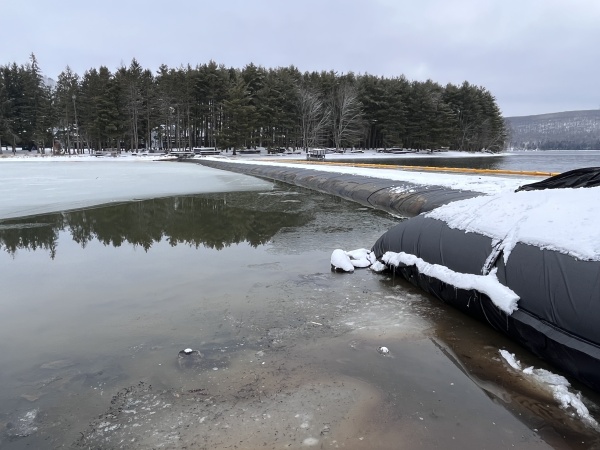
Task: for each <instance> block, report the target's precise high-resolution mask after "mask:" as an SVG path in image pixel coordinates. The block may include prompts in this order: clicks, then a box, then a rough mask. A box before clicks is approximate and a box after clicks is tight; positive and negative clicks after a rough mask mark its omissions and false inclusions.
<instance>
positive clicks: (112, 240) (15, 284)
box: [0, 184, 600, 449]
mask: <svg viewBox="0 0 600 450" xmlns="http://www.w3.org/2000/svg"><path fill="white" fill-rule="evenodd" d="M394 223H395V219H394V218H392V217H390V216H388V215H386V214H383V213H380V212H377V211H374V210H371V209H367V208H363V207H361V206H359V205H357V204H354V203H349V202H345V201H342V200H340V199H338V198H335V197H332V196H328V195H322V194H318V193H315V192H312V191H306V190H302V189H298V188H295V187H290V186H287V185H283V184H278V185H276V189H275V190H273V191H264V192H243V193H227V194H205V195H197V196H186V197H171V198H165V199H156V200H148V201H140V202H132V203H125V204H121V205H114V206H108V207H99V208H93V209H87V210H82V211H74V212H70V213H63V214H50V215H45V216H37V217H28V218H27V219H23V220H7V221H2V222H0V245H1V246H2V249H3V252H2V253H1V254H0V267H2V273H3V291H4V295H3V296H2V297H1V298H0V308H1V310H2V316H1V317H0V430H2V435H1V437H0V447H2V448H7V449H21V448H55V447H59V446H63V447H67V448H69V447H79V448H105V449H112V448H139V449H145V448H156V447H163V448H186V447H187V448H234V447H235V446H236V445H237V446H238V447H240V448H258V447H260V448H281V447H291V448H299V447H304V446H321V447H323V448H325V447H331V448H337V447H345V448H407V449H413V448H434V447H435V448H438V447H444V448H456V449H458V448H461V449H462V448H507V447H512V446H518V447H526V448H593V446H594V445H598V444H599V443H600V440H599V439H598V436H597V433H596V432H595V431H594V430H591V429H590V428H589V427H586V426H585V425H584V424H582V422H581V421H580V420H578V418H577V417H575V416H573V415H572V414H571V412H568V411H564V410H561V409H560V408H559V407H558V406H557V405H556V402H555V401H554V400H553V399H552V398H551V396H549V394H548V393H547V392H545V391H544V390H543V389H542V388H540V387H538V386H535V385H532V384H530V383H529V382H528V381H527V380H524V379H522V378H521V377H520V375H517V374H515V373H514V372H512V371H511V370H510V369H509V368H508V366H507V365H506V364H505V363H503V362H502V361H501V360H500V359H499V355H498V349H499V348H506V349H507V350H509V351H511V352H514V353H516V355H517V358H518V359H520V360H521V361H522V362H523V363H524V364H530V365H535V366H536V367H545V366H544V365H543V363H542V362H541V361H539V360H537V359H536V358H534V357H533V356H531V355H529V354H528V353H526V352H524V351H523V350H521V349H519V347H517V346H516V345H514V344H512V343H511V342H509V341H507V340H506V339H504V337H503V336H501V335H499V334H497V333H495V332H493V331H492V330H489V329H488V328H487V327H485V326H483V325H481V324H479V323H476V322H474V321H472V320H471V319H470V318H468V317H465V316H463V315H462V314H460V313H458V312H457V311H454V310H453V309H451V308H447V307H445V306H444V305H442V304H440V303H439V302H437V301H436V300H435V299H432V298H430V297H428V296H426V295H424V294H423V293H421V292H420V291H417V290H416V289H414V288H413V287H411V286H409V285H408V284H407V283H405V282H403V281H401V280H397V279H392V278H390V277H389V276H386V275H377V274H375V273H373V272H371V271H369V270H359V271H357V272H356V273H354V274H339V273H334V272H331V271H330V263H329V258H330V255H331V252H332V251H333V250H334V249H335V248H343V249H346V250H349V249H354V248H358V247H370V246H371V245H372V243H373V242H375V240H376V239H377V238H378V237H379V236H380V235H381V234H382V233H383V232H385V231H386V230H387V229H389V228H390V227H391V226H392V225H393V224H394ZM382 345H385V346H386V347H388V348H389V349H390V353H389V354H388V355H385V356H384V355H382V354H380V353H379V352H378V351H377V349H378V347H379V346H382ZM186 347H190V348H193V349H195V350H198V351H199V352H201V353H202V357H201V358H196V359H186V358H185V357H183V358H180V357H179V355H178V354H179V352H180V350H182V349H184V348H186ZM576 388H579V389H581V390H582V392H583V393H584V395H585V398H586V399H588V400H587V401H588V407H589V408H590V410H591V411H592V413H594V414H596V413H597V412H598V408H597V406H596V405H597V404H598V403H597V401H598V400H597V399H596V397H595V394H593V393H590V392H588V391H586V390H585V389H583V388H581V387H580V386H577V385H576Z"/></svg>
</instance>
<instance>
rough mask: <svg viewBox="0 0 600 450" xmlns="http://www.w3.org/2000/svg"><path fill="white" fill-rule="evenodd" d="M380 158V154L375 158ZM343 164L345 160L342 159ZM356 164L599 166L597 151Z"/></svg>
mask: <svg viewBox="0 0 600 450" xmlns="http://www.w3.org/2000/svg"><path fill="white" fill-rule="evenodd" d="M378 156H379V155H378ZM344 161H346V159H345V160H344ZM348 161H355V162H367V161H368V162H371V163H378V164H392V165H395V164H398V165H407V166H432V167H463V168H470V169H496V170H498V169H502V170H516V171H537V172H566V171H568V170H572V169H578V168H581V167H599V166H600V150H545V151H529V152H509V153H503V154H500V155H490V156H485V157H482V156H473V157H468V156H465V157H460V158H446V157H444V156H443V154H439V155H436V156H435V157H429V156H426V155H420V156H414V157H412V156H410V154H408V155H402V157H401V158H399V157H396V158H382V159H372V160H367V159H355V160H348Z"/></svg>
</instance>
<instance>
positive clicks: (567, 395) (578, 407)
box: [500, 350, 600, 431]
mask: <svg viewBox="0 0 600 450" xmlns="http://www.w3.org/2000/svg"><path fill="white" fill-rule="evenodd" d="M500 355H501V356H502V358H503V359H504V360H505V361H506V362H507V363H508V365H510V366H511V367H512V368H513V369H514V370H516V371H518V372H521V373H523V374H524V375H527V376H528V377H529V379H530V380H531V381H533V382H535V383H537V384H539V385H541V386H542V387H545V388H547V389H548V390H550V392H551V393H552V396H553V397H554V399H555V400H556V401H557V402H558V403H559V405H560V407H561V408H563V409H564V410H566V411H569V412H573V413H574V414H576V415H577V416H578V417H579V418H580V419H581V420H582V422H583V423H585V424H586V425H587V426H589V427H590V428H593V429H594V430H596V431H600V424H598V422H597V421H596V419H594V417H592V415H591V414H590V412H589V410H588V409H587V407H586V406H585V404H584V402H583V399H582V396H581V392H571V391H569V387H570V386H571V384H570V383H569V381H568V380H567V379H566V378H565V377H563V376H561V375H557V374H555V373H552V372H549V371H547V370H545V369H535V368H534V367H527V368H525V369H521V362H520V361H519V360H517V359H516V357H515V355H514V353H509V352H508V351H506V350H500Z"/></svg>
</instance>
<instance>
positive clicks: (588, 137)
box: [506, 109, 600, 150]
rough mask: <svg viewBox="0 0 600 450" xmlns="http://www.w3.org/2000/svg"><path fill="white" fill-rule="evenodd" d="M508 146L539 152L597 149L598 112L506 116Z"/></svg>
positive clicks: (598, 144) (599, 130)
mask: <svg viewBox="0 0 600 450" xmlns="http://www.w3.org/2000/svg"><path fill="white" fill-rule="evenodd" d="M506 124H507V129H508V142H509V147H512V148H515V149H527V150H531V149H540V150H591V149H600V110H598V109H591V110H583V111H564V112H557V113H551V114H539V115H535V116H518V117H507V118H506Z"/></svg>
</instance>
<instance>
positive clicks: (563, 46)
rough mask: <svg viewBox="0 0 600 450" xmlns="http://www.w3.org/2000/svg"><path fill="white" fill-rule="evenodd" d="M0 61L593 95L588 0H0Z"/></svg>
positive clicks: (578, 103) (528, 95) (520, 107)
mask: <svg viewBox="0 0 600 450" xmlns="http://www.w3.org/2000/svg"><path fill="white" fill-rule="evenodd" d="M0 14H1V15H2V16H3V17H5V18H6V17H9V18H11V19H10V20H3V21H2V24H0V34H1V36H2V39H1V40H0V56H1V58H0V64H7V63H12V62H16V63H18V64H22V63H25V62H27V60H28V57H29V55H30V54H31V53H32V52H33V53H35V55H36V57H37V59H38V61H39V63H40V66H41V69H42V71H43V72H44V73H45V74H46V75H48V76H50V77H52V78H56V77H57V75H58V74H59V73H60V72H61V71H62V70H64V69H65V68H66V66H67V65H68V66H69V67H71V69H72V70H74V71H75V72H77V73H78V74H80V75H83V73H84V72H85V70H87V69H90V68H93V67H96V68H97V67H100V66H101V65H104V66H107V67H108V68H109V69H110V70H115V69H117V68H118V67H120V66H121V65H129V63H130V62H131V59H132V58H136V59H137V60H138V61H139V62H140V63H141V64H142V66H143V67H145V68H149V69H151V70H153V71H156V70H157V69H158V67H159V66H160V65H161V64H166V65H168V66H169V67H178V66H180V65H187V64H190V65H192V66H195V65H196V64H202V63H205V62H207V61H209V60H210V59H213V60H215V61H216V62H218V63H223V64H225V65H226V66H233V67H240V68H241V67H243V66H244V65H246V64H248V63H250V62H253V63H255V64H257V65H263V66H266V67H278V66H288V65H291V64H293V65H295V66H296V67H298V68H299V69H300V70H301V71H306V70H308V71H312V70H317V71H321V70H327V71H329V70H334V71H337V72H339V73H345V72H349V71H353V72H355V73H371V74H375V75H383V76H399V75H402V74H404V75H405V76H406V77H407V78H408V79H411V80H426V79H429V78H430V79H432V80H434V81H437V82H439V83H441V84H446V83H462V82H463V81H465V80H467V81H469V82H471V83H473V84H477V85H481V86H485V87H486V88H487V89H489V90H490V91H491V92H492V93H493V94H494V95H495V96H496V98H497V100H498V104H499V106H500V108H501V109H502V111H503V112H504V114H505V115H527V114H540V113H545V112H555V111H562V110H576V109H593V108H598V107H600V96H599V95H598V93H597V87H596V85H597V83H596V73H597V72H598V64H599V61H600V60H599V58H598V56H599V55H598V53H599V50H598V49H597V45H596V43H597V42H600V39H599V38H600V27H597V25H596V24H597V23H599V22H600V3H598V2H596V1H595V0H572V1H570V2H564V1H562V0H560V1H559V0H504V1H501V0H453V1H447V0H419V1H418V2H417V1H412V0H371V1H369V0H303V1H301V2H298V1H292V0H286V1H284V0H254V1H252V2H250V1H246V0H221V1H219V2H213V1H206V0H202V1H200V0H196V1H194V0H173V1H171V2H158V1H156V0H146V1H138V0H120V1H117V0H105V1H103V2H81V1H75V0H54V1H52V2H47V1H46V0H23V1H21V2H11V1H10V0H0Z"/></svg>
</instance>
